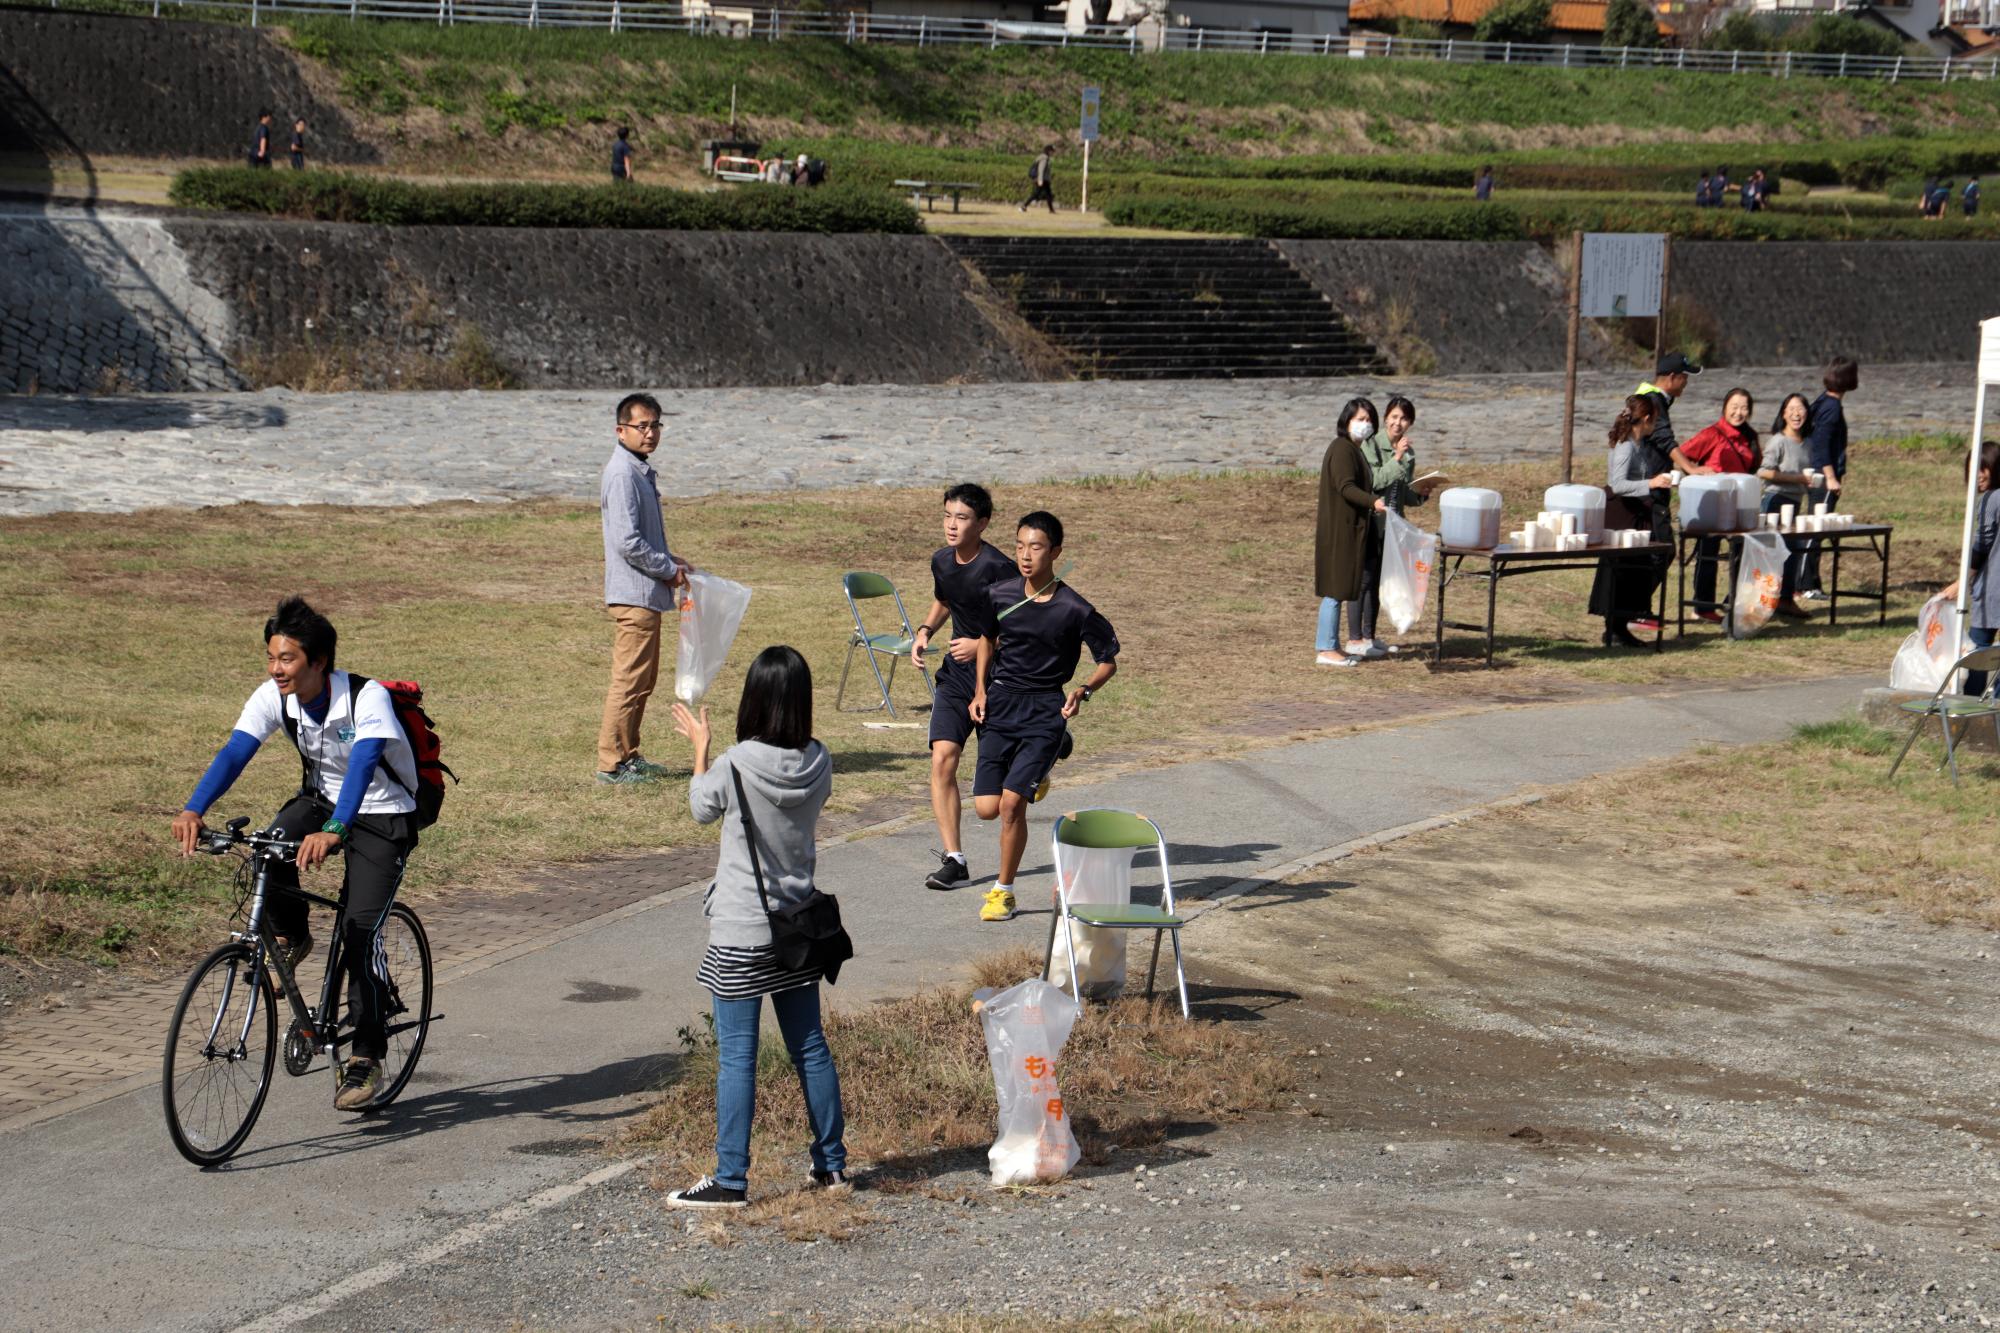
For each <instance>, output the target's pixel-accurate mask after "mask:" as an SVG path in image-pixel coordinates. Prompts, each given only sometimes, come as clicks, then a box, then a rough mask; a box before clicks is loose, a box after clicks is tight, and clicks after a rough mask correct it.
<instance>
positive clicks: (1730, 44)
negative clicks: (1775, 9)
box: [1701, 10, 1778, 51]
mask: <svg viewBox="0 0 2000 1333" xmlns="http://www.w3.org/2000/svg"><path fill="white" fill-rule="evenodd" d="M1777 40H1778V35H1777V33H1775V32H1773V31H1772V30H1771V28H1770V27H1769V26H1768V25H1767V24H1764V23H1760V22H1759V21H1758V20H1757V19H1756V18H1755V17H1754V16H1752V15H1750V14H1746V13H1744V12H1743V11H1742V10H1737V11H1736V12H1735V13H1733V14H1731V15H1730V16H1729V17H1728V18H1726V19H1724V20H1723V21H1722V22H1721V23H1720V24H1718V25H1717V26H1716V29H1715V31H1713V32H1711V33H1709V34H1708V36H1706V37H1704V38H1703V39H1702V42H1701V45H1702V47H1703V49H1705V50H1709V51H1769V50H1773V49H1774V48H1775V47H1776V46H1777Z"/></svg>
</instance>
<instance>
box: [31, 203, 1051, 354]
mask: <svg viewBox="0 0 2000 1333" xmlns="http://www.w3.org/2000/svg"><path fill="white" fill-rule="evenodd" d="M0 258H4V260H5V262H4V263H0V391H17V390H26V389H28V388H29V387H30V386H31V385H32V386H34V387H37V388H40V389H42V390H47V391H54V392H77V391H91V390H96V389H100V388H107V387H130V388H146V389H156V390H171V389H184V388H185V389H192V388H214V387H223V386H225V385H228V384H232V383H240V382H241V381H242V380H243V379H244V378H255V375H256V372H257V370H258V369H259V368H260V367H263V366H270V365H274V364H288V365H290V366H292V367H297V366H299V365H300V364H301V363H302V361H303V362H306V363H310V362H312V361H314V360H319V361H324V362H326V363H329V364H339V365H341V366H343V367H346V368H348V370H349V372H350V373H351V374H353V375H354V376H356V377H358V385H357V387H358V386H359V385H371V386H374V387H393V386H394V385H395V384H396V383H398V382H399V381H398V380H397V379H396V378H394V377H395V376H396V374H397V373H398V368H399V367H404V366H407V365H408V358H409V357H411V356H420V357H424V356H427V357H443V356H447V355H450V354H451V353H452V352H453V351H454V349H455V348H456V346H457V345H458V344H459V343H460V342H461V340H463V339H464V337H465V335H466V334H467V332H468V331H476V332H477V333H478V335H479V336H480V337H481V338H482V339H483V340H484V342H485V344H486V346H487V347H488V348H490V349H491V352H492V355H493V357H494V359H496V360H497V361H498V363H499V365H500V366H501V367H503V368H504V369H505V370H506V371H507V372H509V375H510V378H511V379H512V381H513V382H514V383H517V384H520V385H523V386H527V387H543V388H556V387H575V388H613V387H621V386H633V385H647V386H659V387H663V388H692V387H714V386H721V385H739V384H741V385H758V384H822V383H835V384H864V383H913V384H936V383H944V382H948V381H953V380H967V381H979V380H1027V379H1033V378H1036V376H1035V375H1034V374H1032V373H1031V372H1030V371H1029V370H1028V369H1027V368H1026V367H1025V366H1024V365H1023V364H1022V362H1021V360H1020V359H1019V357H1017V356H1016V355H1015V353H1014V352H1013V351H1012V350H1011V348H1010V346H1009V343H1008V341H1007V339H1006V337H1004V336H1003V335H1002V334H1001V332H1000V331H999V330H997V329H996V328H995V327H994V325H993V324H992V323H991V322H989V321H988V320H987V319H986V318H985V317H984V316H983V315H982V314H981V313H980V311H979V309H978V308H977V306H976V305H975V304H974V302H973V300H972V299H971V293H970V287H971V284H970V281H969V279H968V277H967V275H966V272H965V270H964V268H963V267H962V266H960V264H959V263H958V261H957V260H955V259H954V258H953V257H952V256H951V254H950V253H949V252H948V251H947V250H946V249H945V248H944V247H943V246H942V245H939V244H938V243H937V242H936V241H934V240H931V239H930V238H928V237H923V236H799V235H775V234H767V233H757V234H748V233H707V232H692V233H690V232H576V231H558V230H526V229H523V230H501V229H461V228H450V227H407V228H380V227H362V226H348V225H342V224H335V223H296V222H263V221H229V220H207V219H192V218H165V219H150V218H149V219H137V218H113V217H105V216H73V217H48V218H11V219H7V220H6V221H4V222H0Z"/></svg>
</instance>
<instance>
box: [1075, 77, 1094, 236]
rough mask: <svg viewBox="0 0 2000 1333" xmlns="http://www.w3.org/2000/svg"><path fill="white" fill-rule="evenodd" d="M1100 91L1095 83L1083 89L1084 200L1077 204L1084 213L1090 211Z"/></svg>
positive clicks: (1078, 209) (1078, 208)
mask: <svg viewBox="0 0 2000 1333" xmlns="http://www.w3.org/2000/svg"><path fill="white" fill-rule="evenodd" d="M1098 93H1099V90H1098V88H1097V85H1095V84H1088V85H1086V86H1085V87H1084V90H1083V124H1082V127H1081V135H1082V138H1083V200H1082V202H1081V203H1080V204H1079V205H1078V206H1077V211H1079V212H1082V213H1088V212H1089V211H1090V146H1091V145H1092V144H1094V143H1096V142H1097V103H1098Z"/></svg>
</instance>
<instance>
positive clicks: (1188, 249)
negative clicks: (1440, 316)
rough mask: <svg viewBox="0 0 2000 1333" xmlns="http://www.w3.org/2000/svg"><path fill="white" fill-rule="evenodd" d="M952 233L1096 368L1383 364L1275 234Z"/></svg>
mask: <svg viewBox="0 0 2000 1333" xmlns="http://www.w3.org/2000/svg"><path fill="white" fill-rule="evenodd" d="M945 239H946V241H947V242H948V243H949V244H950V246H951V248H952V250H953V252H954V253H956V254H957V255H958V256H959V258H961V259H964V260H966V261H968V262H970V263H972V264H973V265H975V266H976V267H977V268H978V269H979V270H980V272H981V273H983V274H985V276H986V279H987V281H989V282H990V283H992V285H993V287H994V289H995V290H996V291H997V292H998V293H999V294H1000V295H1001V296H1002V297H1004V298H1006V299H1008V300H1010V301H1012V302H1013V305H1014V308H1015V309H1016V310H1018V311H1019V312H1020V313H1021V315H1022V317H1023V318H1025V319H1026V320H1027V321H1028V323H1029V324H1031V325H1033V326H1034V327H1035V328H1036V329H1038V330H1039V331H1040V332H1042V333H1043V334H1045V335H1046V336H1047V337H1048V338H1049V339H1050V340H1051V341H1053V342H1054V343H1055V344H1056V345H1057V346H1058V347H1060V348H1061V349H1062V350H1063V351H1065V352H1067V353H1068V354H1069V355H1070V356H1071V358H1072V359H1073V360H1074V363H1075V367H1076V371H1077V373H1078V374H1079V375H1082V376H1083V377H1084V378H1087V379H1252V378H1268V377H1275V376H1321V375H1355V374H1369V373H1375V372H1379V371H1381V370H1382V369H1383V365H1382V360H1381V357H1380V356H1379V355H1378V354H1377V352H1376V351H1375V349H1374V348H1373V347H1371V346H1369V345H1368V344H1367V343H1366V342H1364V341H1362V340H1361V338H1360V337H1358V336H1357V335H1356V334H1355V332H1354V331H1353V330H1352V329H1351V328H1349V327H1348V324H1347V321H1346V320H1344V319H1342V318H1341V316H1340V314H1339V312H1337V311H1336V310H1334V308H1333V306H1332V305H1331V304H1329V303H1328V301H1327V299H1326V298H1325V297H1324V296H1322V295H1320V293H1319V291H1318V290H1317V289H1316V288H1314V287H1313V285H1312V284H1311V283H1309V282H1307V281H1306V280H1305V279H1304V278H1303V277H1301V276H1300V275H1299V272H1298V270H1296V269H1294V268H1293V267H1292V266H1291V264H1290V263H1289V262H1287V260H1286V259H1285V257H1284V255H1283V254H1281V253H1280V252H1279V251H1278V249H1277V247H1276V246H1273V245H1271V244H1270V243H1268V242H1266V241H1247V240H1214V241H1167V240H1161V241H1150V240H1110V239H1102V238H1092V237H1079V238H1076V239H1043V238H1040V237H1017V236H990V237H989V236H952V237H947V238H945Z"/></svg>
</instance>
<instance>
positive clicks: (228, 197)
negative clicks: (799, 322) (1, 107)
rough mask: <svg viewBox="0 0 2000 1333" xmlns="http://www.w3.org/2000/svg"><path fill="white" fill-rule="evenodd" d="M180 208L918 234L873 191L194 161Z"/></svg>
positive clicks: (181, 184) (902, 207) (913, 218)
mask: <svg viewBox="0 0 2000 1333" xmlns="http://www.w3.org/2000/svg"><path fill="white" fill-rule="evenodd" d="M169 197H170V198H171V199H172V200H173V202H174V203H176V204H178V205H179V206H181V207H183V208H213V209H225V210H228V211H230V212H236V213H265V214H270V215H273V216H277V217H288V218H308V219H312V220H315V221H320V222H368V223H377V224H382V225H388V226H439V227H612V228H627V229H637V228H649V229H657V230H662V231H803V232H828V233H838V232H893V233H914V232H920V231H922V230H923V223H922V221H921V220H920V219H919V218H918V217H917V214H916V211H915V210H914V209H912V208H911V207H910V206H909V204H908V203H907V202H905V201H903V200H900V199H897V198H895V197H894V196H893V195H889V194H886V193H882V192H879V191H864V190H860V189H856V188H853V187H844V188H843V187H840V186H833V185H829V186H826V187H824V188H821V189H817V190H798V189H783V188H780V187H777V186H760V185H750V186H743V187H741V188H737V189H729V190H718V191H713V192H704V191H692V190H669V189H665V188H662V187H659V186H653V185H614V184H611V183H609V182H607V183H606V184H603V185H594V186H583V185H418V184H414V183H412V182H409V181H400V180H383V179H377V178H375V177H370V176H354V175H346V174H343V173H339V172H331V171H309V172H290V171H256V170H252V169H251V168H249V167H196V168H192V169H190V170H187V171H183V172H181V173H180V174H179V175H177V176H175V177H174V183H173V186H172V188H171V190H170V191H169Z"/></svg>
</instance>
